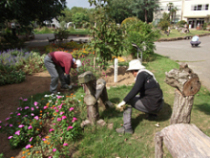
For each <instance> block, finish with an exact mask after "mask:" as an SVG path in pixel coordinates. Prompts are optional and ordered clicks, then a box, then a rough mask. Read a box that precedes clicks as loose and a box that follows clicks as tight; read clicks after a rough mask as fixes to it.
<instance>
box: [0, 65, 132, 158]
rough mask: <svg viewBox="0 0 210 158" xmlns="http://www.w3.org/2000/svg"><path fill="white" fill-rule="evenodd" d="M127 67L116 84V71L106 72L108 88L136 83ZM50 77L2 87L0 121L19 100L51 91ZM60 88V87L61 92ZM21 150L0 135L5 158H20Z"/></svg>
mask: <svg viewBox="0 0 210 158" xmlns="http://www.w3.org/2000/svg"><path fill="white" fill-rule="evenodd" d="M126 69H127V68H126V67H120V68H119V69H118V82H116V83H114V70H113V68H110V69H108V70H107V71H106V76H104V77H102V78H104V79H105V80H106V83H107V87H110V86H119V85H130V84H132V83H134V77H133V76H132V74H130V73H125V70H126ZM49 84H50V75H49V73H48V72H47V71H45V72H41V73H36V74H33V75H32V76H26V80H25V81H24V82H22V83H19V84H11V85H5V86H0V120H1V121H4V120H5V119H6V118H7V117H9V115H10V113H11V112H14V111H15V110H16V109H17V107H18V105H19V98H20V97H22V98H27V97H30V96H32V95H34V94H37V93H43V92H47V91H49ZM59 89H60V87H58V91H59ZM20 151H21V149H11V148H10V145H9V140H8V139H7V135H6V134H2V133H0V153H3V154H4V157H6V158H10V157H15V158H20V157H21V153H20Z"/></svg>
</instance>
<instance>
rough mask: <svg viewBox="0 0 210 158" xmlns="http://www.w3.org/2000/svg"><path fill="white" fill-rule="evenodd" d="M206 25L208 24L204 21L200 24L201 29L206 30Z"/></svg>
mask: <svg viewBox="0 0 210 158" xmlns="http://www.w3.org/2000/svg"><path fill="white" fill-rule="evenodd" d="M207 25H208V24H207V23H206V22H205V23H204V24H203V26H202V29H203V30H206V28H207Z"/></svg>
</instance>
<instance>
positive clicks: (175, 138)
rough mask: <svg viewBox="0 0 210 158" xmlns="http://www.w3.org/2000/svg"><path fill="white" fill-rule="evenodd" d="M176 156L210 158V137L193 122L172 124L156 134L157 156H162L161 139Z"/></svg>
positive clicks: (176, 157) (175, 157) (180, 157)
mask: <svg viewBox="0 0 210 158" xmlns="http://www.w3.org/2000/svg"><path fill="white" fill-rule="evenodd" d="M161 139H162V140H163V142H164V144H165V146H166V147H167V149H168V150H169V152H170V153H171V155H172V156H173V157H174V158H209V157H210V150H209V149H210V137H208V136H206V135H205V134H204V133H203V132H201V131H200V130H199V128H197V127H196V126H195V125H193V124H174V125H170V126H168V127H166V128H164V129H163V130H161V132H158V133H157V134H156V144H155V145H156V146H155V149H156V150H159V151H157V152H155V153H157V154H156V155H155V158H162V157H163V154H162V148H161V143H160V142H159V141H161Z"/></svg>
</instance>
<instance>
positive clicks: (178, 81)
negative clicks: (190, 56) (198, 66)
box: [165, 64, 201, 96]
mask: <svg viewBox="0 0 210 158" xmlns="http://www.w3.org/2000/svg"><path fill="white" fill-rule="evenodd" d="M165 75H166V79H165V82H166V83H167V84H168V85H170V86H172V87H175V88H177V89H178V90H179V91H180V92H181V93H182V94H183V96H192V95H195V94H196V93H197V92H198V91H199V90H200V87H201V83H200V81H199V77H198V75H197V74H195V73H193V71H192V69H190V68H189V67H188V65H187V64H181V65H180V68H179V70H177V69H172V70H171V71H169V72H166V73H165Z"/></svg>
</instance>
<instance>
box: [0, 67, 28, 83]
mask: <svg viewBox="0 0 210 158" xmlns="http://www.w3.org/2000/svg"><path fill="white" fill-rule="evenodd" d="M24 80H25V73H24V72H23V71H22V70H19V71H18V70H16V68H15V67H14V66H9V65H3V64H0V86H2V85H6V84H13V83H20V82H22V81H24Z"/></svg>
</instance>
